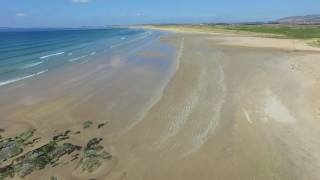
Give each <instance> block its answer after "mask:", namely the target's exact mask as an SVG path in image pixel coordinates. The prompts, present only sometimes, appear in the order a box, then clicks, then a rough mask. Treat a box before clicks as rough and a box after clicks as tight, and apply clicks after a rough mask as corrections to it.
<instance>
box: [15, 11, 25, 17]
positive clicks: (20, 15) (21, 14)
mask: <svg viewBox="0 0 320 180" xmlns="http://www.w3.org/2000/svg"><path fill="white" fill-rule="evenodd" d="M16 16H17V17H25V16H27V15H26V14H25V13H21V12H19V13H17V14H16Z"/></svg>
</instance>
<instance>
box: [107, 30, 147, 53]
mask: <svg viewBox="0 0 320 180" xmlns="http://www.w3.org/2000/svg"><path fill="white" fill-rule="evenodd" d="M150 35H152V32H151V31H147V32H145V33H144V35H143V36H140V37H137V38H134V39H131V40H129V41H125V42H123V43H118V44H114V45H111V46H110V48H111V49H113V48H116V47H119V46H122V45H125V44H130V43H132V42H135V41H139V40H143V39H145V38H147V37H149V36H150Z"/></svg>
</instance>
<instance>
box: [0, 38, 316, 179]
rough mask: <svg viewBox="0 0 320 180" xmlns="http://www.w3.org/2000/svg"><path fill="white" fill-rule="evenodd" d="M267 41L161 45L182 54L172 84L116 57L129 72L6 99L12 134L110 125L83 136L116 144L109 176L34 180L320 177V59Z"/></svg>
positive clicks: (44, 175) (62, 170)
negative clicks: (30, 129)
mask: <svg viewBox="0 0 320 180" xmlns="http://www.w3.org/2000/svg"><path fill="white" fill-rule="evenodd" d="M256 38H257V37H243V36H239V37H236V35H232V36H230V35H223V34H204V33H202V34H199V33H189V32H188V33H184V32H179V33H175V34H171V35H168V36H165V37H163V38H162V40H161V42H162V43H163V44H168V45H172V46H174V47H175V48H176V53H175V57H174V58H172V61H173V65H172V69H171V70H170V72H168V75H167V76H165V77H166V78H159V77H161V76H159V75H158V74H157V73H161V72H157V71H155V69H153V68H149V67H148V66H147V67H145V66H143V67H141V66H133V67H132V66H130V68H125V69H122V70H121V67H122V66H124V65H123V63H120V62H122V60H121V59H122V58H121V57H115V60H114V61H111V62H112V63H111V66H113V67H115V68H114V69H113V70H114V71H120V70H121V72H120V73H115V74H113V77H112V78H110V77H109V75H108V73H106V71H103V68H104V66H103V65H102V64H99V65H97V64H94V65H92V66H90V67H87V69H88V68H89V69H91V71H92V72H91V71H90V72H91V73H90V72H88V74H87V75H83V77H81V78H78V79H71V80H70V79H69V78H66V77H72V76H71V75H70V74H69V75H67V74H64V75H63V76H64V77H59V78H60V80H61V78H66V79H69V81H66V80H65V81H64V82H68V83H67V84H68V86H57V83H58V82H60V81H57V82H55V80H56V79H59V78H57V77H54V78H52V79H49V80H48V79H47V83H45V82H41V81H39V82H33V84H32V85H33V86H31V87H25V89H23V88H22V89H23V90H21V86H23V85H16V86H10V87H8V88H6V89H2V91H1V92H0V97H1V98H2V101H1V107H3V108H1V112H0V116H1V119H3V121H4V122H3V126H4V127H5V128H7V129H8V132H7V134H10V133H11V134H12V133H14V132H16V130H21V129H22V128H23V127H26V126H32V127H35V128H37V129H40V130H39V132H38V134H39V135H42V136H44V137H49V136H50V135H51V134H53V133H54V130H56V129H57V130H62V129H65V128H66V127H69V128H70V129H72V130H76V129H79V128H81V124H82V122H83V121H85V120H89V119H90V120H92V121H94V122H95V123H99V122H105V121H108V122H109V123H108V125H107V126H106V127H105V128H103V129H102V130H96V129H89V130H87V131H88V132H87V133H86V134H85V133H83V134H81V136H80V137H74V138H72V141H74V142H82V141H84V140H86V139H88V138H89V137H90V136H101V137H103V138H104V142H103V143H104V144H105V145H106V147H108V149H109V150H110V152H111V153H112V154H113V155H114V158H113V159H112V160H111V161H108V162H106V163H105V165H104V166H102V167H101V168H100V169H99V171H97V172H96V173H93V174H83V173H80V172H78V171H75V170H74V169H73V168H72V167H73V166H71V165H65V166H62V167H58V168H52V169H47V170H43V171H39V172H36V173H34V174H32V175H31V176H29V177H27V178H26V179H48V178H49V177H50V176H52V175H55V176H57V177H58V179H59V180H60V179H89V178H97V179H99V180H102V179H115V180H116V179H130V180H131V179H144V180H151V179H152V180H157V179H159V180H164V179H166V180H180V179H181V180H182V179H183V180H189V179H190V180H194V179H201V180H233V179H237V180H271V179H275V180H280V179H281V180H285V179H288V180H315V179H320V173H319V171H318V169H320V138H319V137H320V124H319V121H320V101H319V99H320V98H319V89H320V84H319V81H320V73H319V72H320V71H319V70H320V69H319V67H320V62H319V61H318V60H319V58H320V53H319V52H317V50H315V49H308V48H306V47H304V46H303V47H302V46H297V45H293V44H290V42H289V41H288V42H283V43H278V42H279V41H280V40H279V41H278V40H270V39H263V38H260V39H256ZM292 47H293V48H292ZM137 54H138V58H139V57H140V58H150V57H156V59H157V58H159V57H165V56H164V55H161V53H159V52H155V51H150V52H143V51H142V52H138V53H137ZM166 59H170V57H166ZM88 66H89V65H88ZM97 67H100V68H98V69H96V71H94V70H95V68H97ZM75 69H76V68H75ZM75 69H72V70H73V71H72V72H77V71H76V70H75ZM80 69H81V68H80ZM79 72H81V71H80V70H79ZM108 72H109V71H108ZM111 74H112V73H111ZM110 76H111V75H110ZM114 76H116V77H114ZM48 82H50V83H48ZM159 82H163V85H160V86H157V84H162V83H159ZM30 83H31V82H30ZM37 84H38V85H37ZM40 84H42V85H40ZM70 84H71V85H72V86H70ZM164 85H165V86H164ZM54 87H56V88H54ZM61 87H63V88H61ZM15 89H20V90H15ZM39 89H40V90H42V91H41V92H42V93H44V91H45V93H44V95H42V96H41V92H39V91H40V90H39ZM9 92H10V94H13V95H8V94H9ZM15 93H16V94H15ZM36 95H37V96H36ZM39 97H42V98H43V99H39Z"/></svg>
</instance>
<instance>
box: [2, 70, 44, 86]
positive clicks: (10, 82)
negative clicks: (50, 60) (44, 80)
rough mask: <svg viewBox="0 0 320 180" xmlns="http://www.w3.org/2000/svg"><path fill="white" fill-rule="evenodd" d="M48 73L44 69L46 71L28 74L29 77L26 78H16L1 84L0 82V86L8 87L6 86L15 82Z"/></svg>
mask: <svg viewBox="0 0 320 180" xmlns="http://www.w3.org/2000/svg"><path fill="white" fill-rule="evenodd" d="M48 71H49V70H48V69H46V70H43V71H39V72H37V73H34V74H30V75H27V76H23V77H18V78H14V79H10V80H7V81H3V82H0V86H5V85H8V84H12V83H15V82H17V81H21V80H24V79H28V78H32V77H35V76H38V75H40V74H43V73H46V72H48Z"/></svg>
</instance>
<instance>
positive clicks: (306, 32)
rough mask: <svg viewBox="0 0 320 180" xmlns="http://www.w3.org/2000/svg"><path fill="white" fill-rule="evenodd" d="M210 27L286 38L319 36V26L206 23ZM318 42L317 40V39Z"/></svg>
mask: <svg viewBox="0 0 320 180" xmlns="http://www.w3.org/2000/svg"><path fill="white" fill-rule="evenodd" d="M207 26H208V27H209V28H212V29H223V30H232V31H245V32H254V33H264V34H273V35H281V36H283V37H286V38H296V39H312V38H320V26H299V25H297V26H281V25H207ZM318 44H319V41H318Z"/></svg>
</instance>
